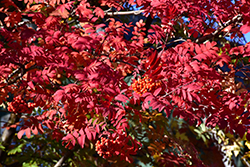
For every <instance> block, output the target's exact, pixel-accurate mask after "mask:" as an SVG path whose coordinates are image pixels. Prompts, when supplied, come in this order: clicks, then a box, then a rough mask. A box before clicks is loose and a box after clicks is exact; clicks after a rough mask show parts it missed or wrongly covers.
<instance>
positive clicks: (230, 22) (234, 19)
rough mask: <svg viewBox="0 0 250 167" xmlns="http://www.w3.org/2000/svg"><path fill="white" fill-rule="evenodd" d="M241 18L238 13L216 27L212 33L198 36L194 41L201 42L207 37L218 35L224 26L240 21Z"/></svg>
mask: <svg viewBox="0 0 250 167" xmlns="http://www.w3.org/2000/svg"><path fill="white" fill-rule="evenodd" d="M241 20H242V14H238V15H236V16H234V17H233V18H232V19H231V20H228V21H227V22H225V23H224V24H223V25H222V26H221V27H220V28H218V29H217V30H216V31H214V32H213V33H211V34H209V35H206V36H203V37H200V38H198V39H196V40H195V42H196V43H203V42H205V41H206V40H208V39H211V38H213V37H215V36H218V35H219V34H220V33H221V31H222V30H223V29H224V28H225V27H227V26H229V25H230V24H234V23H237V22H240V21H241Z"/></svg>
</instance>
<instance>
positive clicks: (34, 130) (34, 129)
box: [31, 125, 38, 135]
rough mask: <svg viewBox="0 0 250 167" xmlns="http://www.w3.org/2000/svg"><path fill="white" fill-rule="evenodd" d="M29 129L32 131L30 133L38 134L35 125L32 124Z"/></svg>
mask: <svg viewBox="0 0 250 167" xmlns="http://www.w3.org/2000/svg"><path fill="white" fill-rule="evenodd" d="M31 131H32V133H33V134H34V135H37V134H38V130H37V127H36V126H34V125H33V126H32V128H31Z"/></svg>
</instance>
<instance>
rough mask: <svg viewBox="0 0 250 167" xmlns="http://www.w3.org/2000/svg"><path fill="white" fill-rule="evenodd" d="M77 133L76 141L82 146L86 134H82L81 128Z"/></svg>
mask: <svg viewBox="0 0 250 167" xmlns="http://www.w3.org/2000/svg"><path fill="white" fill-rule="evenodd" d="M79 133H80V136H79V137H78V138H77V141H78V143H79V145H80V146H81V147H82V148H83V147H84V143H85V138H86V135H85V134H84V132H83V130H82V129H81V130H80V132H79Z"/></svg>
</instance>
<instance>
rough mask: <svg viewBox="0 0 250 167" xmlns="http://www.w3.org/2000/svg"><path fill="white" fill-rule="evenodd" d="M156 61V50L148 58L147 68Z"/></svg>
mask: <svg viewBox="0 0 250 167" xmlns="http://www.w3.org/2000/svg"><path fill="white" fill-rule="evenodd" d="M156 59H157V50H155V51H154V53H153V54H152V55H151V56H149V62H148V63H147V66H152V64H154V63H155V61H156Z"/></svg>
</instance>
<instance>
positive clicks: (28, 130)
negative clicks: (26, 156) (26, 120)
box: [25, 128, 31, 139]
mask: <svg viewBox="0 0 250 167" xmlns="http://www.w3.org/2000/svg"><path fill="white" fill-rule="evenodd" d="M25 134H26V136H27V137H28V139H29V138H30V135H31V133H30V128H27V129H25Z"/></svg>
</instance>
